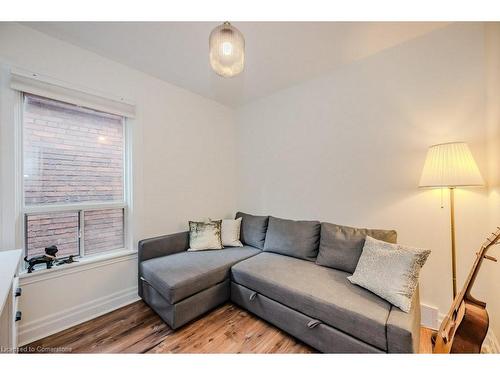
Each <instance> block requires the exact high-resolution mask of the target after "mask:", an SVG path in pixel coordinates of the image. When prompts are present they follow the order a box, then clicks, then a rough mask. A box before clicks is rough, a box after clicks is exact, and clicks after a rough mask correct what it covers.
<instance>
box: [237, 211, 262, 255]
mask: <svg viewBox="0 0 500 375" xmlns="http://www.w3.org/2000/svg"><path fill="white" fill-rule="evenodd" d="M240 217H241V232H240V241H241V242H243V243H244V244H246V245H249V246H253V247H256V248H258V249H261V250H262V249H263V248H264V241H265V239H266V232H267V223H268V221H269V216H255V215H250V214H245V213H243V212H238V213H236V219H238V218H240Z"/></svg>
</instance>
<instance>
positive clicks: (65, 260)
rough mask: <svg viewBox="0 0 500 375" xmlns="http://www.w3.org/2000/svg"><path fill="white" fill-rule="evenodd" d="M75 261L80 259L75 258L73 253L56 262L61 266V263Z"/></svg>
mask: <svg viewBox="0 0 500 375" xmlns="http://www.w3.org/2000/svg"><path fill="white" fill-rule="evenodd" d="M75 262H76V263H77V262H78V261H77V260H75V258H74V256H73V255H70V256H69V257H67V258H66V259H61V260H60V261H58V262H57V263H56V266H60V265H63V264H71V263H75Z"/></svg>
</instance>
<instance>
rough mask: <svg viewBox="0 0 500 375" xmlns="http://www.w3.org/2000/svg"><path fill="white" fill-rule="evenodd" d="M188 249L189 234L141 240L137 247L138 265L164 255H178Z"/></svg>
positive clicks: (181, 233) (182, 233)
mask: <svg viewBox="0 0 500 375" xmlns="http://www.w3.org/2000/svg"><path fill="white" fill-rule="evenodd" d="M188 248H189V232H180V233H174V234H168V235H166V236H160V237H154V238H148V239H145V240H141V241H139V246H138V259H139V263H141V262H143V261H145V260H148V259H153V258H157V257H162V256H164V255H170V254H175V253H180V252H182V251H186V250H187V249H188Z"/></svg>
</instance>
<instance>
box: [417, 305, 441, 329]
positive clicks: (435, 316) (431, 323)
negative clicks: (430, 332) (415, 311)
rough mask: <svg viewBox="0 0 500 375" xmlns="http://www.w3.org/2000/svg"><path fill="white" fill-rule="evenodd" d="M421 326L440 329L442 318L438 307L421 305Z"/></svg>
mask: <svg viewBox="0 0 500 375" xmlns="http://www.w3.org/2000/svg"><path fill="white" fill-rule="evenodd" d="M420 315H421V317H420V325H421V326H422V327H426V328H430V329H438V328H439V322H440V321H441V319H442V317H440V316H439V310H438V309H437V308H436V307H432V306H428V305H420Z"/></svg>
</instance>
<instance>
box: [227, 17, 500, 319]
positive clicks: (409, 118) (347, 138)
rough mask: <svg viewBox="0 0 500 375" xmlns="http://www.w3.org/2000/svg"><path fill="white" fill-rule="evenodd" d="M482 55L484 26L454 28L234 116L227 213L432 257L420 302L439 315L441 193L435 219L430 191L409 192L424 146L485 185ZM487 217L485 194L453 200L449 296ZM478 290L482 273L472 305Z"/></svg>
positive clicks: (443, 268) (444, 305)
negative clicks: (233, 181)
mask: <svg viewBox="0 0 500 375" xmlns="http://www.w3.org/2000/svg"><path fill="white" fill-rule="evenodd" d="M484 54H485V52H484V29H483V26H482V25H480V24H455V25H451V26H449V27H446V28H444V29H440V30H437V31H434V32H432V33H430V34H427V35H425V36H422V37H419V38H417V39H414V40H411V41H409V42H407V43H404V44H402V45H399V46H396V47H394V48H391V49H387V50H385V51H382V52H381V53H378V54H376V55H373V56H371V57H368V58H366V59H363V60H360V61H358V62H355V63H352V64H349V65H347V66H344V67H343V68H340V69H337V70H335V71H333V72H331V74H329V75H327V76H323V77H320V78H318V79H315V80H312V81H309V82H306V83H303V84H300V85H298V86H295V87H292V88H289V89H286V90H283V91H280V92H278V93H275V94H273V95H271V96H268V97H266V98H263V99H261V100H258V101H256V102H254V103H251V104H249V105H246V106H244V107H242V108H240V109H239V110H238V112H237V123H238V130H239V133H238V145H239V148H238V149H239V176H240V177H239V181H240V186H239V191H240V193H239V195H238V196H239V197H240V201H239V205H238V206H239V207H240V208H241V209H243V210H247V211H250V212H255V213H266V214H271V215H275V216H279V217H284V218H297V219H319V220H322V221H328V222H334V223H338V224H345V225H352V226H360V227H372V228H373V227H375V228H395V229H396V230H397V231H398V234H399V242H400V243H405V244H408V245H414V246H420V247H428V248H431V249H432V255H431V256H430V258H429V260H428V263H427V264H426V265H425V267H424V269H423V272H422V281H421V292H422V293H421V296H422V302H423V303H424V304H427V305H430V306H435V307H437V308H439V310H440V312H441V313H446V312H447V309H448V308H449V305H450V303H451V269H450V268H451V266H450V239H449V205H448V193H447V191H445V192H444V208H443V209H442V208H441V206H440V205H441V199H440V191H439V190H437V191H436V190H422V189H419V188H418V183H419V178H420V173H421V170H422V167H423V163H424V160H425V156H426V152H427V148H428V146H429V145H432V144H435V143H440V142H445V141H455V140H463V141H466V142H468V143H469V145H470V146H471V149H472V152H473V154H474V156H475V158H476V160H477V162H478V164H479V167H480V169H481V171H482V172H483V174H484V175H485V176H486V174H487V172H488V171H487V164H486V157H487V155H486V149H485V145H486V143H485V135H486V134H485V132H486V128H485V100H484V97H485V91H484V90H485V79H484V73H485V72H484ZM487 215H488V208H487V191H486V189H481V188H480V189H472V190H458V191H457V194H456V217H457V241H458V263H459V264H458V268H459V269H458V274H459V275H458V276H459V287H461V285H462V283H463V280H464V278H465V276H466V273H467V272H468V271H469V268H470V266H471V264H472V260H473V256H474V252H475V250H476V249H477V248H478V246H479V245H480V244H481V242H482V241H483V239H484V237H485V236H486V235H487V234H488V232H489V230H491V228H490V226H491V225H489V221H488V217H487ZM485 284H487V282H486V281H485V280H484V277H483V275H481V277H480V280H479V281H478V293H476V294H477V295H478V297H481V295H482V294H485V293H484V292H485V291H486V290H490V289H487V288H485V287H484V285H485ZM485 298H486V300H488V301H491V300H493V299H495V298H496V293H493V294H492V293H487V294H486V296H485ZM492 313H495V314H497V315H500V310H497V311H495V312H492Z"/></svg>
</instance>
